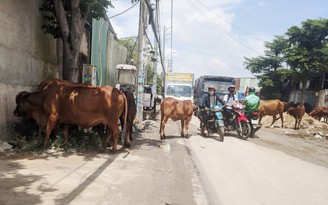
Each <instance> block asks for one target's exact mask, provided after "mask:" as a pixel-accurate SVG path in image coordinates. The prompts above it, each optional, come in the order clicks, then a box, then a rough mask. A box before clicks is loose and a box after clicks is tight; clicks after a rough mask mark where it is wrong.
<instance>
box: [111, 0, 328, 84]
mask: <svg viewBox="0 0 328 205" xmlns="http://www.w3.org/2000/svg"><path fill="white" fill-rule="evenodd" d="M112 4H113V5H114V8H110V9H108V12H107V15H108V17H109V18H110V21H111V23H112V25H113V28H114V30H115V32H116V33H117V35H118V37H119V38H124V37H131V36H135V37H136V36H138V20H139V8H140V4H139V3H138V4H137V5H136V6H134V7H133V8H132V9H130V10H128V11H127V12H125V13H123V14H121V15H118V16H116V17H113V18H111V17H112V16H114V15H116V14H118V13H121V12H122V11H125V10H126V9H128V8H129V7H131V6H132V3H131V0H112ZM160 15H161V17H160V29H161V39H162V42H161V44H162V45H163V39H164V38H163V36H164V32H163V30H164V26H165V27H166V28H168V27H170V28H171V0H160ZM172 16H173V18H172V22H173V25H172V27H173V30H172V31H173V33H172V39H171V33H170V32H171V30H170V29H168V30H167V32H166V38H165V39H166V40H165V45H166V46H165V64H167V61H168V60H169V59H170V57H171V53H172V60H173V63H172V71H173V72H181V73H194V75H195V78H197V77H199V76H201V75H220V76H229V77H252V74H251V73H250V72H249V71H248V70H246V69H245V65H244V62H245V57H247V58H252V57H258V56H261V55H264V50H265V49H266V48H265V46H264V43H265V42H272V40H273V39H274V36H277V35H283V34H284V33H285V32H287V30H288V29H289V28H290V27H292V26H299V27H300V26H301V23H302V22H303V21H306V20H307V19H318V18H328V1H327V0H262V1H257V0H218V1H216V0H173V15H172ZM148 36H149V37H150V39H151V40H152V39H153V33H152V29H151V27H149V28H148ZM171 40H172V49H171ZM161 69H162V68H161V65H160V64H158V68H157V71H158V73H160V72H161Z"/></svg>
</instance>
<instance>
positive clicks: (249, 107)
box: [244, 87, 260, 118]
mask: <svg viewBox="0 0 328 205" xmlns="http://www.w3.org/2000/svg"><path fill="white" fill-rule="evenodd" d="M244 104H245V115H246V117H247V118H248V115H249V114H250V113H252V112H253V111H258V109H259V105H260V98H259V97H258V96H256V95H255V88H254V87H250V88H249V89H248V96H247V97H245V100H244Z"/></svg>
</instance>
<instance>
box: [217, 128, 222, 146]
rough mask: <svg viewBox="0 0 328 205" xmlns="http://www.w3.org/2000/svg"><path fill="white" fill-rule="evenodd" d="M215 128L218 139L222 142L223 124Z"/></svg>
mask: <svg viewBox="0 0 328 205" xmlns="http://www.w3.org/2000/svg"><path fill="white" fill-rule="evenodd" d="M217 129H218V134H219V136H220V138H219V140H220V141H221V142H223V140H224V128H223V126H219V127H218V128H217Z"/></svg>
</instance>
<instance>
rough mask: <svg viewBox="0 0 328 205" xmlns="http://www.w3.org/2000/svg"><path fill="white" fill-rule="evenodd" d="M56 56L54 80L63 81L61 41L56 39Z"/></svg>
mask: <svg viewBox="0 0 328 205" xmlns="http://www.w3.org/2000/svg"><path fill="white" fill-rule="evenodd" d="M56 45H57V46H56V55H57V72H58V73H57V75H56V78H59V79H63V52H64V49H63V39H61V38H57V41H56Z"/></svg>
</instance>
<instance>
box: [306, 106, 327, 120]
mask: <svg viewBox="0 0 328 205" xmlns="http://www.w3.org/2000/svg"><path fill="white" fill-rule="evenodd" d="M327 111H328V108H327V107H324V106H322V107H316V108H314V110H312V112H310V113H309V115H310V116H311V117H313V118H315V119H317V120H321V118H322V117H324V118H326V117H327Z"/></svg>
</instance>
